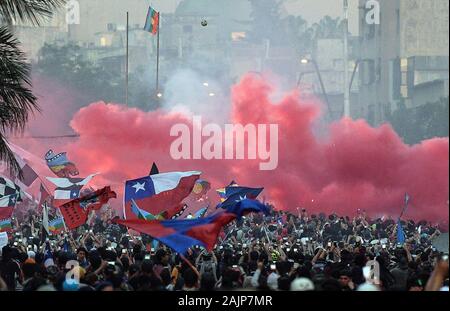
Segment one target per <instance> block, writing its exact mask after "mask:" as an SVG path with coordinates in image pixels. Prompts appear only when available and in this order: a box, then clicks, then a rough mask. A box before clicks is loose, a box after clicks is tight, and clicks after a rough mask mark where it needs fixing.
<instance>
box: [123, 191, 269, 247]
mask: <svg viewBox="0 0 450 311" xmlns="http://www.w3.org/2000/svg"><path fill="white" fill-rule="evenodd" d="M249 212H263V213H268V207H267V206H266V205H264V204H262V203H260V202H258V201H256V200H248V199H246V200H242V201H239V202H236V203H235V204H234V205H233V206H231V207H230V208H229V209H227V210H221V211H219V212H217V213H215V214H212V215H210V216H208V217H205V218H196V219H183V220H178V219H177V220H163V221H157V220H152V221H147V220H142V219H133V220H115V222H116V223H118V224H121V225H124V226H127V227H129V228H131V229H133V230H136V231H138V232H141V233H145V234H148V235H150V236H151V237H153V238H154V239H156V240H158V241H160V242H161V243H164V244H166V245H167V246H169V247H170V248H172V249H173V250H175V251H176V252H177V253H180V254H184V253H186V252H187V250H188V249H189V248H191V247H193V246H194V245H198V246H202V247H204V248H206V249H207V250H209V251H211V250H212V249H213V247H214V245H215V244H216V242H217V237H218V235H219V233H220V231H221V229H222V227H223V226H225V225H227V224H229V223H230V222H231V221H233V220H235V219H236V218H239V217H241V216H242V215H244V214H246V213H249Z"/></svg>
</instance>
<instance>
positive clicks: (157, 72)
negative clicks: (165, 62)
mask: <svg viewBox="0 0 450 311" xmlns="http://www.w3.org/2000/svg"><path fill="white" fill-rule="evenodd" d="M160 20H161V13H160V12H158V29H157V37H158V38H157V42H156V93H157V94H158V93H159V31H160V28H159V26H160V23H161V22H160Z"/></svg>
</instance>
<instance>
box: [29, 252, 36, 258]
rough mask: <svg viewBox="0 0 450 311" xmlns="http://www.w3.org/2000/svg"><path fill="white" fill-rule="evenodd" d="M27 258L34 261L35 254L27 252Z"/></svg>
mask: <svg viewBox="0 0 450 311" xmlns="http://www.w3.org/2000/svg"><path fill="white" fill-rule="evenodd" d="M27 254H28V258H33V259H35V258H36V253H35V252H33V251H28V253H27Z"/></svg>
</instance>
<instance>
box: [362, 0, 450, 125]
mask: <svg viewBox="0 0 450 311" xmlns="http://www.w3.org/2000/svg"><path fill="white" fill-rule="evenodd" d="M367 2H368V0H360V2H359V5H360V6H359V12H360V18H359V25H360V31H359V33H360V56H359V59H358V62H359V73H360V74H359V82H360V83H359V86H360V87H359V91H360V92H359V108H360V111H361V116H362V117H364V118H366V119H367V120H368V121H369V122H370V123H371V124H374V125H378V124H381V123H383V122H385V121H386V119H387V118H388V116H389V114H390V113H392V112H393V111H395V110H396V109H397V107H398V105H399V104H404V105H406V107H412V106H413V105H416V104H417V102H419V101H418V100H415V99H414V98H413V97H414V95H417V94H419V93H420V90H422V89H428V88H423V87H422V86H421V84H423V83H430V82H433V81H435V80H448V56H449V48H448V36H449V30H448V16H449V12H448V10H449V2H448V1H447V0H432V1H421V0H378V1H371V2H372V3H373V2H375V3H378V4H379V9H380V11H379V12H380V15H379V16H380V23H378V24H377V23H369V22H368V20H367V18H366V17H367V15H368V14H370V11H371V9H372V7H371V8H369V9H367V8H366V3H367ZM444 84H445V83H444ZM447 85H448V82H447ZM446 93H447V94H448V92H446ZM441 95H442V96H445V92H443V93H442V94H441Z"/></svg>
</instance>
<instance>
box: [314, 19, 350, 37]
mask: <svg viewBox="0 0 450 311" xmlns="http://www.w3.org/2000/svg"><path fill="white" fill-rule="evenodd" d="M311 28H312V32H313V33H314V40H318V39H339V38H342V36H343V22H342V21H341V19H340V18H339V17H336V18H332V17H330V16H325V17H324V18H322V19H321V20H320V21H319V22H318V23H315V24H313V25H312V26H311Z"/></svg>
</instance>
